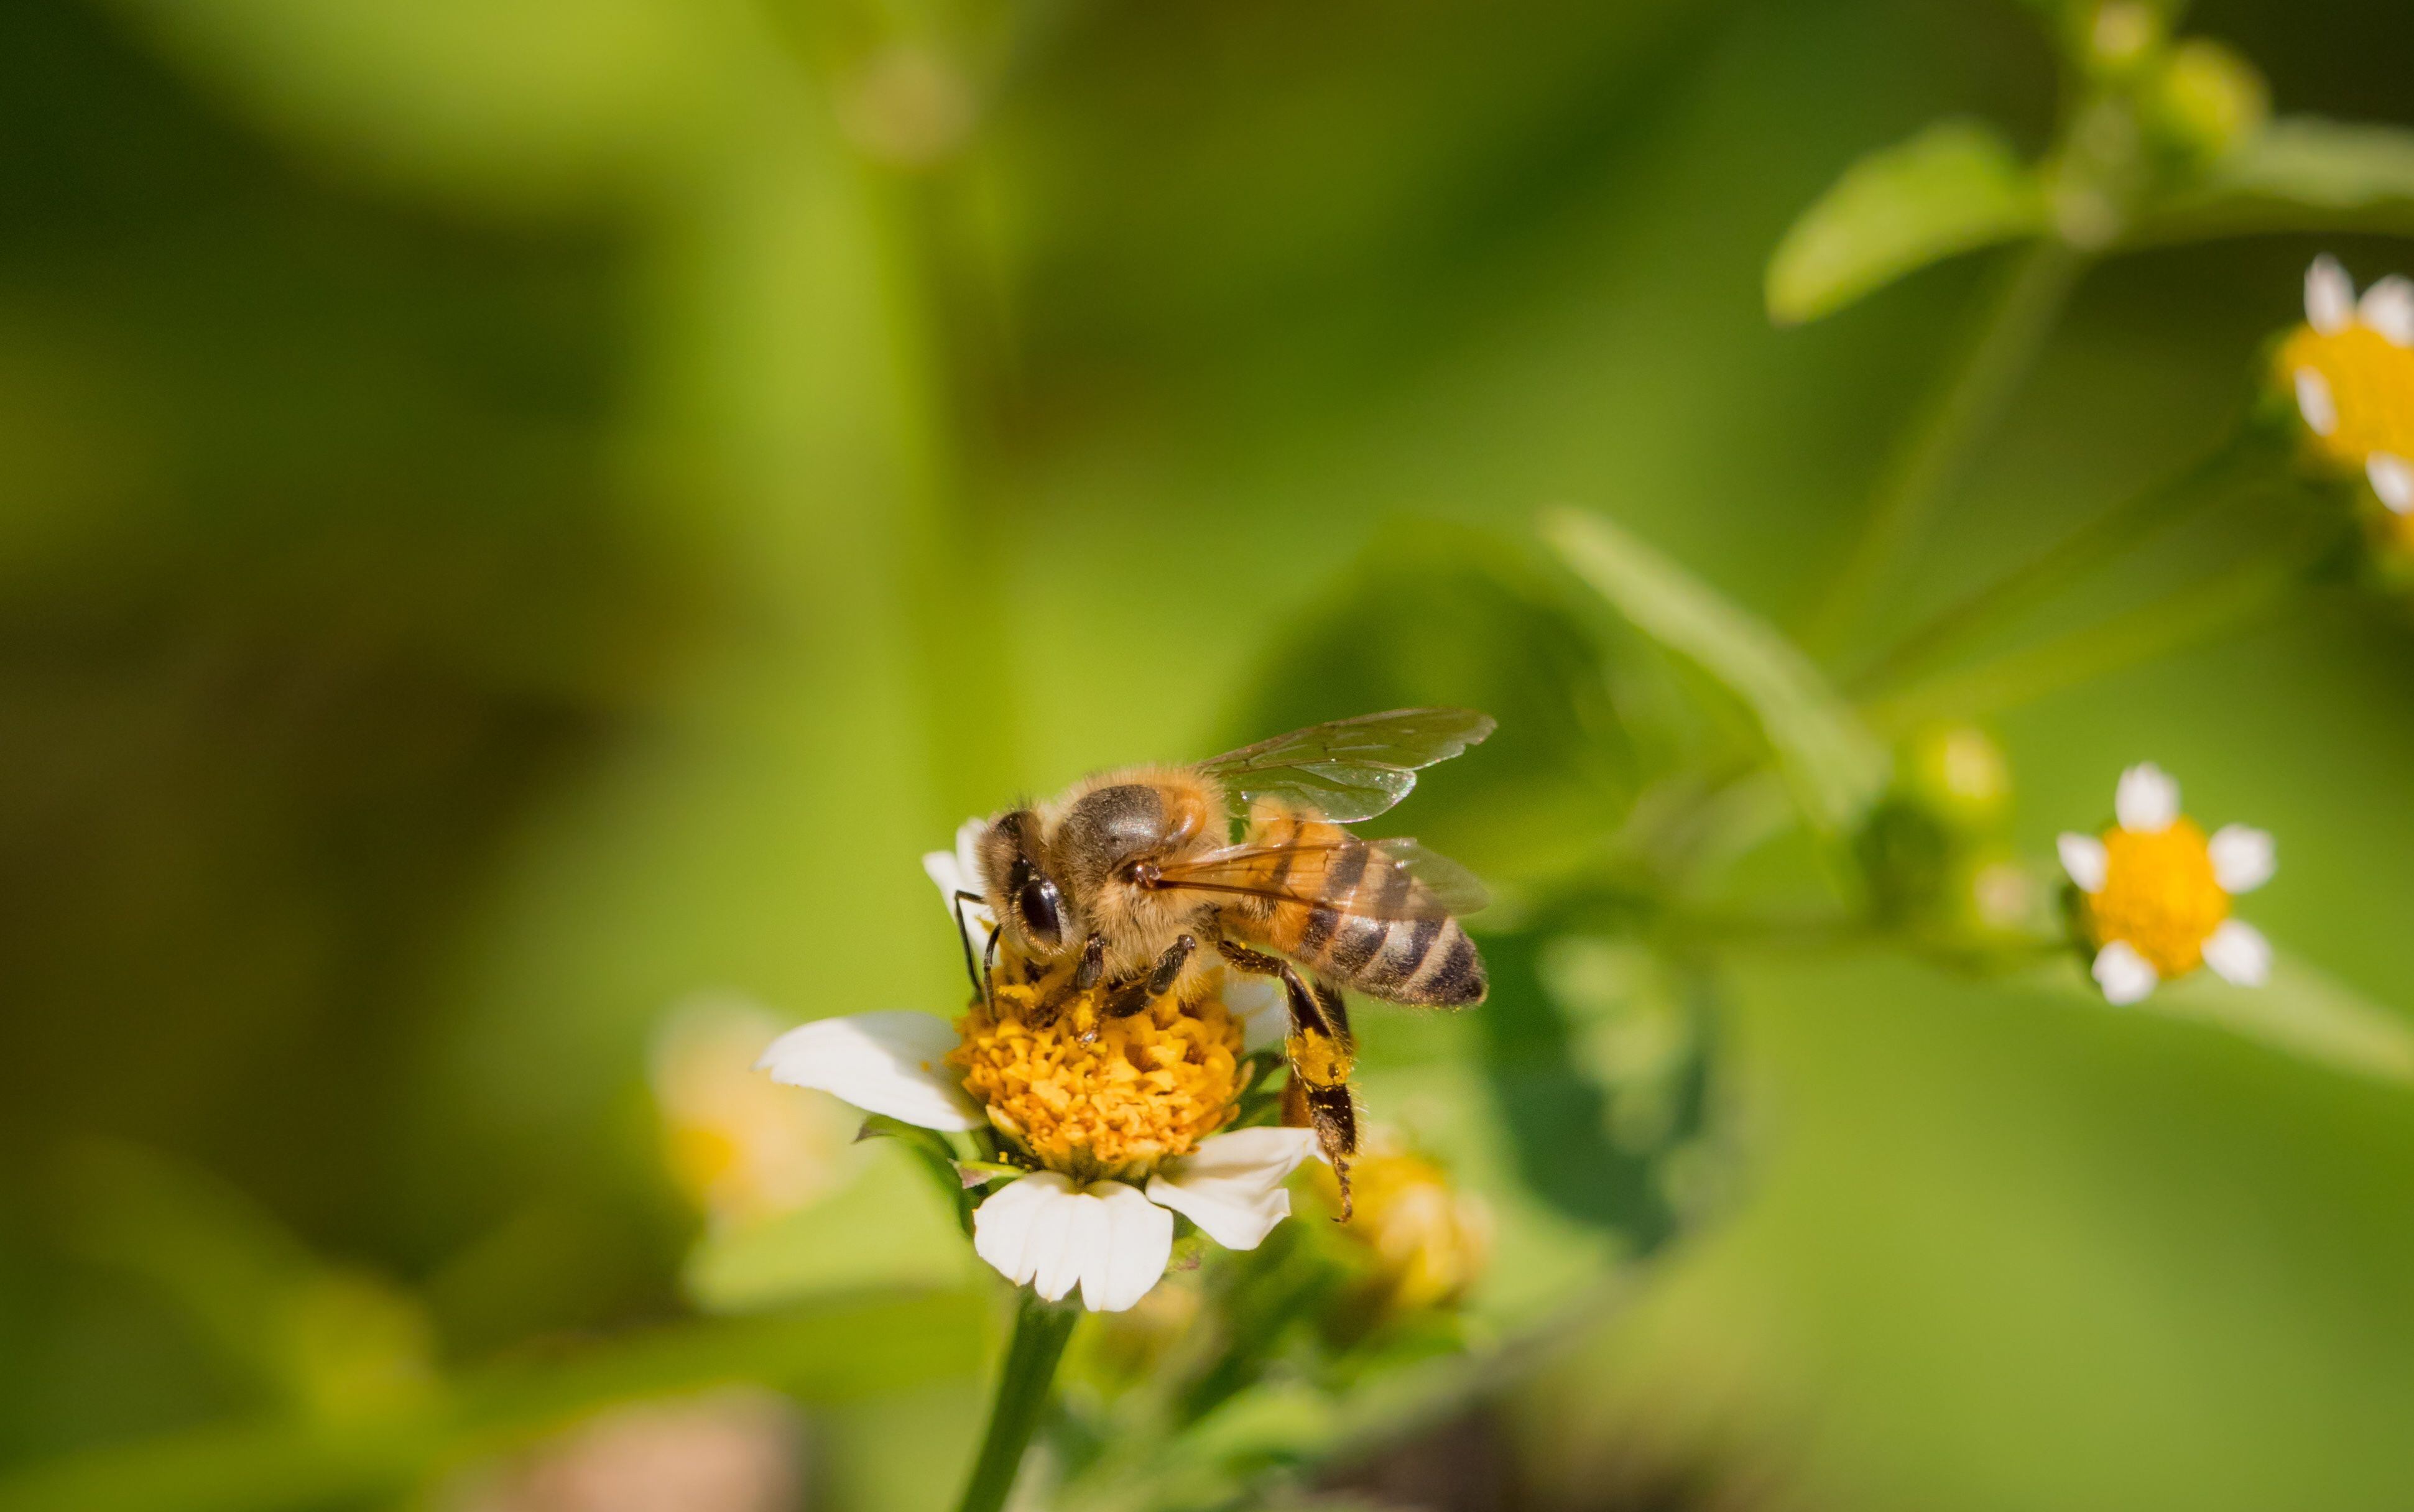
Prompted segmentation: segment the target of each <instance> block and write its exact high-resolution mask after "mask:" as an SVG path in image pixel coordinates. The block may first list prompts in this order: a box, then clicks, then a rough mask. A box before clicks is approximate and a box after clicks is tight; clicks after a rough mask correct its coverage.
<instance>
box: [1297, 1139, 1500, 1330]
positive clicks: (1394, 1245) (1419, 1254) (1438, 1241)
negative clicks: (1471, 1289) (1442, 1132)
mask: <svg viewBox="0 0 2414 1512" xmlns="http://www.w3.org/2000/svg"><path fill="white" fill-rule="evenodd" d="M1312 1169H1313V1171H1314V1175H1312V1176H1311V1177H1310V1178H1309V1179H1310V1180H1311V1181H1313V1182H1314V1183H1315V1184H1316V1185H1317V1186H1318V1187H1319V1189H1320V1190H1321V1191H1322V1192H1323V1193H1324V1196H1325V1201H1326V1203H1327V1204H1328V1206H1338V1203H1339V1187H1338V1185H1337V1183H1336V1182H1335V1181H1334V1178H1333V1173H1332V1171H1331V1169H1330V1168H1329V1167H1327V1166H1324V1165H1317V1166H1314V1167H1313V1168H1312ZM1350 1178H1351V1182H1352V1185H1353V1186H1354V1187H1355V1189H1356V1205H1357V1217H1356V1220H1355V1221H1354V1222H1352V1223H1349V1225H1348V1226H1347V1227H1345V1228H1343V1229H1342V1230H1341V1233H1342V1234H1344V1235H1345V1236H1347V1237H1348V1238H1351V1239H1354V1240H1356V1241H1357V1242H1358V1243H1359V1244H1360V1245H1363V1247H1364V1249H1365V1252H1366V1253H1367V1254H1368V1256H1369V1257H1370V1258H1371V1259H1372V1260H1373V1262H1374V1270H1375V1277H1374V1280H1375V1283H1376V1285H1377V1286H1378V1290H1379V1291H1380V1294H1381V1295H1380V1296H1379V1297H1378V1298H1377V1299H1376V1300H1377V1301H1378V1304H1379V1306H1380V1308H1381V1309H1382V1311H1384V1312H1389V1313H1394V1314H1396V1313H1402V1312H1419V1311H1422V1310H1423V1309H1426V1308H1434V1307H1442V1306H1446V1305H1448V1304H1449V1303H1451V1302H1454V1301H1456V1300H1457V1299H1458V1298H1459V1297H1461V1296H1462V1295H1464V1294H1465V1292H1466V1291H1467V1289H1468V1286H1469V1285H1470V1284H1472V1283H1473V1282H1474V1281H1475V1279H1476V1277H1477V1276H1478V1275H1480V1274H1481V1273H1482V1272H1483V1265H1484V1261H1485V1260H1486V1258H1487V1257H1488V1256H1489V1254H1490V1253H1491V1239H1492V1225H1491V1221H1490V1218H1489V1216H1488V1214H1487V1213H1486V1212H1485V1210H1484V1208H1483V1204H1482V1203H1481V1202H1479V1201H1477V1200H1475V1199H1474V1198H1472V1197H1470V1196H1468V1195H1467V1194H1465V1193H1460V1192H1458V1191H1456V1190H1454V1189H1453V1187H1452V1185H1451V1182H1450V1178H1449V1177H1448V1176H1447V1175H1446V1174H1445V1173H1444V1172H1443V1170H1442V1168H1441V1167H1440V1166H1438V1165H1437V1164H1434V1163H1433V1162H1432V1161H1430V1160H1427V1159H1425V1158H1424V1157H1423V1156H1422V1155H1416V1154H1411V1153H1409V1152H1408V1151H1406V1150H1403V1149H1394V1148H1388V1147H1385V1146H1383V1145H1381V1144H1380V1143H1378V1144H1377V1146H1376V1148H1373V1149H1369V1150H1367V1151H1366V1152H1365V1153H1363V1154H1362V1155H1361V1156H1360V1157H1359V1159H1358V1160H1357V1162H1356V1163H1355V1164H1353V1165H1352V1167H1351V1170H1350Z"/></svg>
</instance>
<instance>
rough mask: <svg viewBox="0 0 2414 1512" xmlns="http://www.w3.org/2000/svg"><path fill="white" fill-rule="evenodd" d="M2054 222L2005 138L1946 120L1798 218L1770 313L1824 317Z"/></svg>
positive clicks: (1846, 180) (1773, 285) (1883, 153)
mask: <svg viewBox="0 0 2414 1512" xmlns="http://www.w3.org/2000/svg"><path fill="white" fill-rule="evenodd" d="M2046 226H2047V216H2046V202H2045V195H2044V192H2043V191H2042V189H2041V188H2040V187H2039V185H2038V184H2037V180H2036V176H2035V175H2034V173H2032V172H2030V171H2029V170H2028V169H2026V168H2025V167H2023V166H2022V165H2021V163H2020V161H2019V158H2018V157H2016V156H2013V153H2012V149H2011V147H2010V145H2009V144H2008V143H2006V142H2005V141H2004V139H2003V138H2002V136H2000V135H1999V134H1997V133H1996V132H1995V131H1994V130H1992V129H1991V128H1989V127H1988V126H1981V125H1979V124H1977V123H1975V122H1972V121H1940V122H1938V123H1936V124H1935V125H1933V126H1930V127H1928V128H1927V129H1926V130H1924V131H1922V132H1920V133H1919V135H1917V136H1915V137H1913V138H1912V139H1911V140H1910V141H1903V142H1899V143H1897V144H1896V145H1894V146H1891V147H1884V148H1881V149H1879V150H1878V151H1876V152H1874V153H1871V154H1870V155H1869V156H1866V157H1864V158H1862V159H1861V160H1860V161H1859V162H1857V163H1855V164H1854V165H1853V166H1852V167H1851V168H1849V169H1847V170H1845V171H1844V176H1843V177H1841V178H1840V179H1838V180H1837V181H1836V182H1835V184H1834V185H1833V186H1831V187H1830V188H1829V189H1828V190H1827V192H1826V193H1825V194H1824V195H1822V196H1820V197H1819V200H1818V202H1817V203H1815V204H1813V205H1811V207H1810V209H1809V210H1806V211H1804V212H1803V213H1802V215H1801V216H1800V217H1799V218H1798V219H1796V221H1795V222H1794V225H1793V227H1792V229H1791V230H1788V231H1787V232H1786V233H1785V240H1784V241H1782V242H1781V243H1779V244H1778V247H1777V254H1776V256H1774V257H1772V258H1771V259H1769V262H1768V284H1767V298H1768V314H1769V318H1770V319H1774V320H1776V321H1778V322H1779V323H1780V324H1784V325H1792V324H1795V323H1796V322H1799V321H1803V320H1815V319H1819V318H1820V317H1822V316H1825V315H1832V314H1834V313H1835V312H1836V311H1838V310H1840V309H1842V308H1843V307H1844V306H1845V305H1847V304H1852V303H1853V302H1854V301H1855V300H1857V299H1859V298H1860V297H1861V296H1862V295H1864V294H1867V293H1869V292H1870V291H1871V290H1873V289H1882V288H1884V287H1885V285H1887V284H1890V283H1892V282H1893V281H1894V280H1896V279H1897V278H1900V277H1901V276H1902V275H1903V274H1907V273H1912V272H1915V270H1917V269H1920V268H1924V267H1926V266H1927V265H1928V264H1930V263H1931V262H1938V261H1942V260H1943V259H1946V258H1949V257H1953V256H1955V255H1957V254H1959V253H1962V252H1971V251H1975V250H1976V249H1977V248H1979V247H1982V246H1991V245H1995V244H1996V243H1999V242H2008V241H2012V240H2014V239H2016V238H2019V237H2023V236H2030V235H2034V234H2035V233H2037V232H2039V231H2041V230H2045V228H2046Z"/></svg>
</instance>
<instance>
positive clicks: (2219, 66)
mask: <svg viewBox="0 0 2414 1512" xmlns="http://www.w3.org/2000/svg"><path fill="white" fill-rule="evenodd" d="M2143 108H2144V113H2145V118H2146V122H2147V126H2148V129H2149V130H2151V131H2152V132H2153V135H2154V137H2155V139H2156V140H2157V141H2160V142H2161V143H2163V144H2164V145H2165V146H2166V147H2168V148H2169V149H2171V150H2172V151H2174V152H2176V153H2177V154H2179V155H2180V156H2182V157H2183V158H2185V159H2187V160H2188V161H2191V162H2196V163H2210V162H2212V161H2213V160H2214V159H2216V158H2218V157H2220V156H2222V155H2224V154H2225V153H2228V151H2229V150H2230V149H2232V148H2234V147H2236V146H2237V145H2239V143H2241V142H2243V141H2246V140H2247V139H2248V138H2249V137H2252V136H2253V135H2254V134H2255V133H2256V132H2258V131H2260V130H2261V129H2262V128H2263V123H2264V122H2265V121H2266V120H2268V119H2270V117H2271V113H2272V96H2271V91H2270V90H2269V89H2268V88H2267V87H2266V86H2265V84H2264V82H2263V76H2262V75H2261V74H2260V73H2258V72H2257V71H2256V68H2255V66H2254V65H2253V64H2251V63H2249V62H2247V61H2246V59H2245V58H2244V57H2243V56H2241V55H2240V54H2239V53H2238V52H2235V51H2233V50H2232V49H2230V48H2228V47H2225V46H2223V45H2222V44H2221V43H2219V42H2215V41H2212V40H2209V39H2207V38H2205V37H2190V38H2189V39H2188V40H2186V41H2184V42H2182V43H2181V44H2180V45H2179V46H2178V47H2176V48H2174V49H2172V50H2171V55H2170V57H2169V59H2168V62H2166V63H2165V64H2164V66H2163V69H2162V74H2161V77H2159V78H2158V79H2156V80H2155V81H2154V83H2153V87H2152V88H2151V89H2150V90H2148V91H2147V94H2146V96H2145V99H2144V101H2143Z"/></svg>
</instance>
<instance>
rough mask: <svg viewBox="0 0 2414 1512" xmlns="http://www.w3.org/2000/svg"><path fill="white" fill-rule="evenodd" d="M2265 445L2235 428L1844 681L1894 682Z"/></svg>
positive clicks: (2247, 468) (2142, 531)
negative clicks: (2184, 464) (2173, 471)
mask: <svg viewBox="0 0 2414 1512" xmlns="http://www.w3.org/2000/svg"><path fill="white" fill-rule="evenodd" d="M2268 454H2269V453H2268V452H2266V450H2265V449H2264V448H2262V447H2260V446H2258V445H2257V444H2256V442H2255V439H2254V437H2252V435H2251V433H2246V432H2241V433H2238V434H2237V435H2234V436H2233V437H2231V439H2230V440H2229V441H2228V442H2227V443H2225V444H2224V445H2222V446H2221V447H2220V448H2218V449H2217V450H2215V451H2213V452H2211V453H2210V454H2208V455H2206V456H2204V457H2202V458H2200V459H2199V460H2198V461H2197V462H2196V463H2195V464H2194V465H2193V466H2191V467H2188V468H2187V469H2186V470H2185V471H2183V472H2181V473H2180V474H2178V475H2177V476H2175V477H2171V478H2167V479H2165V480H2163V481H2162V482H2158V483H2155V484H2154V485H2153V486H2152V487H2150V488H2147V489H2145V490H2144V491H2143V492H2141V493H2138V494H2137V495H2134V496H2133V497H2130V498H2129V499H2127V500H2126V501H2124V502H2123V503H2122V504H2119V505H2117V506H2115V507H2114V508H2113V509H2112V510H2110V511H2108V512H2107V513H2104V514H2100V515H2098V516H2096V517H2095V518H2094V520H2092V521H2090V522H2088V523H2087V524H2086V525H2083V526H2079V529H2078V530H2076V531H2074V532H2073V533H2072V534H2070V535H2068V536H2066V537H2064V539H2063V540H2062V541H2061V542H2060V543H2059V544H2057V545H2055V546H2053V547H2051V548H2049V550H2047V551H2046V552H2045V553H2044V554H2043V555H2042V556H2037V557H2035V558H2034V559H2033V560H2031V561H2030V562H2029V563H2028V564H2027V565H2026V566H2024V567H2020V568H2018V569H2015V570H2014V571H2012V572H2011V573H2009V574H2008V575H2006V576H2004V577H2001V578H1998V579H1996V580H1995V581H1994V582H1993V583H1991V584H1989V586H1986V587H1984V588H1981V589H1979V590H1978V591H1977V592H1976V593H1974V594H1973V595H1971V596H1970V597H1969V598H1967V599H1964V600H1961V601H1960V603H1958V604H1955V605H1953V606H1952V607H1951V608H1949V609H1946V610H1945V611H1944V612H1943V613H1941V614H1939V615H1936V616H1935V617H1933V618H1931V619H1930V620H1929V621H1928V622H1927V623H1926V624H1924V625H1922V626H1920V627H1919V628H1918V629H1916V630H1913V631H1912V632H1911V633H1910V634H1908V635H1905V636H1904V637H1903V638H1902V639H1901V640H1900V641H1898V642H1897V643H1896V644H1895V645H1894V646H1893V647H1892V648H1891V649H1889V650H1887V651H1886V652H1885V654H1884V655H1882V656H1880V657H1879V658H1878V660H1875V661H1874V662H1872V663H1870V666H1869V667H1867V668H1866V669H1864V670H1863V671H1862V672H1861V673H1860V674H1859V675H1857V676H1855V678H1854V679H1853V680H1852V683H1851V684H1850V690H1851V691H1852V692H1853V693H1854V694H1855V695H1856V696H1859V697H1864V698H1866V697H1869V696H1870V695H1873V694H1877V693H1881V692H1883V691H1885V689H1888V688H1892V687H1896V686H1899V685H1900V683H1901V682H1902V680H1903V679H1904V678H1905V677H1906V676H1907V675H1909V674H1912V673H1915V672H1917V671H1919V670H1921V669H1923V668H1925V667H1928V666H1930V665H1932V664H1933V663H1934V662H1935V661H1936V660H1938V659H1939V658H1941V657H1943V656H1945V655H1946V654H1947V653H1949V652H1951V651H1954V650H1957V649H1959V648H1960V647H1962V646H1964V645H1968V644H1969V643H1970V642H1971V641H1972V640H1974V639H1975V638H1976V637H1978V636H1981V635H1983V634H1985V633H1986V632H1987V631H1988V630H1993V629H1995V628H1996V627H1998V626H2000V625H2002V624H2003V623H2004V622H2005V621H2006V620H2007V619H2009V618H2010V617H2012V616H2013V615H2018V614H2019V612H2020V611H2021V610H2023V609H2026V608H2027V607H2028V606H2029V605H2031V604H2033V603H2034V602H2036V601H2037V600H2039V599H2040V598H2043V597H2045V596H2046V595H2048V594H2049V593H2051V592H2053V591H2054V590H2055V589H2057V588H2060V587H2062V586H2065V585H2066V584H2068V583H2070V582H2071V581H2073V580H2074V579H2076V578H2078V577H2079V576H2081V575H2083V574H2085V573H2086V572H2088V571H2093V570H2094V568H2096V567H2098V566H2101V565H2102V564H2103V563H2105V562H2107V561H2109V560H2110V559H2112V558H2113V557H2115V556H2119V555H2120V554H2121V553H2122V552H2123V551H2126V550H2127V549H2128V548H2129V547H2131V546H2133V545H2136V544H2137V543H2138V542H2139V541H2144V540H2145V539H2147V538H2148V537H2150V536H2152V535H2153V534H2154V533H2155V532H2157V531H2159V530H2162V529H2164V528H2165V527H2167V526H2172V525H2175V524H2177V523H2178V522H2179V521H2181V520H2182V519H2183V518H2185V517H2186V516H2187V515H2188V514H2189V513H2190V512H2192V511H2195V510H2197V509H2199V508H2203V507H2206V506H2209V505H2212V504H2214V503H2217V502H2219V501H2220V500H2222V499H2224V498H2226V497H2229V496H2230V494H2231V493H2232V492H2233V490H2234V489H2235V488H2236V487H2237V485H2238V484H2240V483H2241V482H2244V481H2245V480H2246V479H2247V478H2249V477H2251V476H2252V474H2253V471H2254V467H2253V464H2255V463H2256V462H2258V461H2259V460H2262V459H2263V458H2265V457H2266V456H2267V455H2268Z"/></svg>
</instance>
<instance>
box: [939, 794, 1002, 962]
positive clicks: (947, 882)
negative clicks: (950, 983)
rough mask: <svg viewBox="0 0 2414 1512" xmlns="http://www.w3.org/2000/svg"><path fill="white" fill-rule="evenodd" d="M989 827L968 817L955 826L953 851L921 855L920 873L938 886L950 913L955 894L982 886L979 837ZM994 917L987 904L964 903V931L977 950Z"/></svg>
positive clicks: (979, 889)
mask: <svg viewBox="0 0 2414 1512" xmlns="http://www.w3.org/2000/svg"><path fill="white" fill-rule="evenodd" d="M988 828H989V821H988V820H986V819H967V820H965V821H964V822H963V823H961V824H959V825H957V826H956V848H955V849H954V850H952V851H928V852H923V855H922V872H923V874H924V875H925V876H927V877H929V878H930V879H931V884H932V885H933V886H935V887H937V888H938V889H939V902H940V903H941V905H943V906H944V907H945V908H946V911H947V912H948V914H949V916H951V917H952V916H953V915H954V913H955V912H956V895H957V894H958V893H960V892H961V893H973V894H979V893H981V892H982V891H984V889H983V887H982V886H981V868H980V852H979V845H980V838H981V833H982V832H983V831H984V830H986V829H988ZM996 924H997V920H996V918H995V917H994V916H993V915H992V914H991V912H990V908H989V905H988V904H987V903H975V902H970V901H967V902H966V903H965V904H964V934H965V937H966V938H967V939H969V940H971V941H972V944H973V950H974V951H975V952H976V953H977V952H978V951H979V950H980V948H981V947H982V946H983V945H985V944H987V943H989V932H990V930H991V928H993V927H995V926H996Z"/></svg>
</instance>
